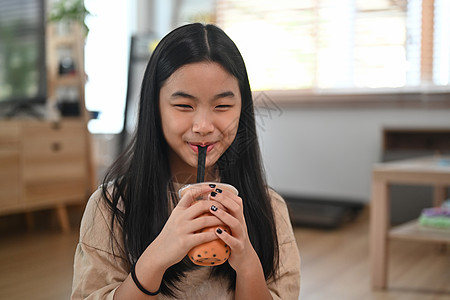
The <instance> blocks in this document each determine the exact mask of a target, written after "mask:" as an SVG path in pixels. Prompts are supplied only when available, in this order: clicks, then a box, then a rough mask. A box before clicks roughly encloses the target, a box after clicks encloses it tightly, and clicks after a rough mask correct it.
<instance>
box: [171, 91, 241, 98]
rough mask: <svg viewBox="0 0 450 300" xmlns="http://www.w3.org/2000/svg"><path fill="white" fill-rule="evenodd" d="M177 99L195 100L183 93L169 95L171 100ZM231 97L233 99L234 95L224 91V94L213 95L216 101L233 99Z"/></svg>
mask: <svg viewBox="0 0 450 300" xmlns="http://www.w3.org/2000/svg"><path fill="white" fill-rule="evenodd" d="M178 97H182V98H189V99H193V100H195V99H197V98H196V97H195V96H193V95H190V94H188V93H186V92H183V91H177V92H175V93H173V94H172V95H171V98H178ZM233 97H234V93H233V92H232V91H225V92H222V93H219V94H217V95H215V96H214V100H217V99H220V98H233Z"/></svg>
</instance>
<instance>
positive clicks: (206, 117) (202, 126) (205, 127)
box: [192, 112, 214, 135]
mask: <svg viewBox="0 0 450 300" xmlns="http://www.w3.org/2000/svg"><path fill="white" fill-rule="evenodd" d="M192 131H193V132H194V133H198V134H200V135H207V134H209V133H211V132H213V131H214V124H213V122H212V116H211V114H209V113H207V112H198V113H197V114H196V115H195V117H194V122H193V124H192Z"/></svg>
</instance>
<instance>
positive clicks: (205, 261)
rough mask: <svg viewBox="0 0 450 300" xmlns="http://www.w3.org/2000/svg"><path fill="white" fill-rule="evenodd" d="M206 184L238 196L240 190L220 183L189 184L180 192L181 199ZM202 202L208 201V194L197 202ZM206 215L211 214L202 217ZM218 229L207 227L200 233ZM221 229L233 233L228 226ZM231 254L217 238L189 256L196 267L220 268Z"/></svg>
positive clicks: (193, 249)
mask: <svg viewBox="0 0 450 300" xmlns="http://www.w3.org/2000/svg"><path fill="white" fill-rule="evenodd" d="M204 184H215V185H216V188H218V189H221V190H227V191H229V192H231V193H233V194H235V195H238V190H237V189H236V188H235V187H234V186H232V185H230V184H226V183H220V182H202V183H195V184H188V185H185V186H183V187H182V188H181V189H180V190H179V191H178V195H179V196H180V198H181V197H182V196H183V195H184V193H186V191H188V190H190V189H192V188H195V187H196V186H199V185H204ZM202 200H208V194H205V195H201V196H200V197H199V198H197V199H196V201H202ZM195 203H196V202H194V204H195ZM194 204H193V205H194ZM205 215H211V213H205V214H202V216H205ZM216 228H217V226H213V227H206V228H204V229H202V230H200V231H198V232H208V231H215V230H216ZM221 228H222V229H223V230H224V231H226V232H229V233H230V232H231V230H230V228H229V227H228V226H221ZM230 252H231V249H230V247H228V245H227V244H225V243H224V242H223V241H222V240H221V239H219V238H217V239H216V240H213V241H210V242H207V243H204V244H200V245H197V246H195V247H194V248H192V249H191V250H189V252H188V256H189V259H190V260H191V261H192V262H193V263H194V264H196V265H199V266H218V265H221V264H223V263H224V262H226V261H227V260H228V258H229V257H230Z"/></svg>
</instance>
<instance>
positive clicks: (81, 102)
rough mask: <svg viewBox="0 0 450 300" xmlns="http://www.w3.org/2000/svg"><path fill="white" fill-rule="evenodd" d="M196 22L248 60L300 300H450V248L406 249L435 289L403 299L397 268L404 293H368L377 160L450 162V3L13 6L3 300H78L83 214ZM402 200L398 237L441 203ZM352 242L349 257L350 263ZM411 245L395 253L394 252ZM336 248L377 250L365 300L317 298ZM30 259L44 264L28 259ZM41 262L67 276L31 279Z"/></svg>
mask: <svg viewBox="0 0 450 300" xmlns="http://www.w3.org/2000/svg"><path fill="white" fill-rule="evenodd" d="M191 22H202V23H213V24H216V25H218V26H219V27H221V28H222V29H223V30H224V31H225V32H226V33H227V34H228V35H229V36H230V37H231V38H232V39H233V40H234V41H235V43H236V44H237V46H238V48H239V49H240V51H241V53H242V55H243V57H244V60H245V62H246V66H247V70H248V74H249V79H250V84H251V87H252V90H253V92H254V102H255V110H256V111H255V113H256V123H257V130H258V134H259V138H260V140H259V142H260V145H261V150H262V155H263V161H264V165H265V168H266V173H267V177H268V181H269V184H270V186H271V187H273V188H274V189H276V190H277V191H278V192H279V193H280V194H282V195H283V196H284V197H285V199H286V201H287V203H288V205H289V208H290V214H291V219H292V221H293V224H294V225H295V230H296V231H295V232H296V237H297V239H298V243H299V248H300V251H301V252H302V257H303V264H304V269H303V270H304V273H303V274H304V275H303V276H304V278H305V281H304V285H303V286H302V295H304V296H305V298H308V299H309V298H312V299H326V298H330V297H331V298H333V295H335V296H336V295H338V298H336V299H371V298H372V297H381V298H379V299H382V297H387V298H389V299H397V298H398V299H403V298H402V297H405V299H415V297H417V299H427V298H426V297H436V298H433V299H440V298H439V297H441V296H442V299H444V298H445V297H449V293H450V290H449V289H448V286H447V287H445V286H446V285H445V282H447V283H448V281H449V280H450V273H449V270H450V258H449V254H448V241H447V248H446V247H444V248H440V249H441V250H439V251H437V250H436V249H435V248H433V247H434V246H435V245H433V246H429V245H422V244H421V245H420V246H419V245H417V247H418V248H417V249H416V251H415V253H416V254H411V255H418V256H419V257H421V258H423V257H430V259H431V260H430V261H427V262H423V264H425V263H430V264H433V265H439V266H440V267H437V268H436V269H435V270H434V273H433V272H432V273H433V274H432V275H430V276H431V277H426V280H425V281H421V282H413V283H412V284H411V285H409V286H408V284H407V283H404V282H402V281H401V280H402V278H403V276H402V275H401V274H402V271H398V272H397V273H394V274H391V273H390V274H391V275H390V276H391V278H392V280H394V283H395V284H397V285H396V286H397V287H399V286H400V290H402V291H403V289H404V287H405V284H406V287H407V288H406V290H407V291H403V292H402V291H400V292H399V291H398V289H397V290H395V289H394V290H395V292H392V290H391V291H390V292H389V291H388V292H383V293H379V294H376V293H374V294H373V293H372V292H371V289H370V267H369V248H368V247H369V241H368V238H369V234H368V230H369V229H368V228H369V225H368V224H369V211H370V200H371V197H372V196H371V195H372V194H371V193H372V170H373V167H374V165H375V164H377V163H388V162H391V161H396V160H399V159H406V158H415V157H421V156H433V157H439V158H441V157H444V158H445V155H449V154H450V1H448V0H302V1H294V0H278V1H269V0H259V1H255V0H246V1H238V0H168V1H167V0H129V1H118V0H109V1H106V0H84V2H83V1H81V0H47V1H45V0H0V180H1V182H0V189H1V190H2V194H3V196H0V241H1V242H0V261H1V262H4V263H5V264H6V265H8V266H9V268H6V267H5V268H3V267H2V268H1V271H0V278H1V279H2V280H0V298H2V299H24V297H25V298H26V297H27V296H24V295H27V294H21V293H22V292H23V291H20V288H17V287H18V286H19V285H18V282H21V281H22V280H24V279H27V280H28V281H29V290H30V291H33V289H35V288H36V287H37V286H39V285H50V286H51V285H52V283H56V282H58V280H59V282H61V281H63V282H64V283H62V284H61V286H62V287H61V288H60V289H59V290H56V291H55V292H54V294H52V293H49V294H47V295H46V296H45V297H42V299H61V297H64V298H66V299H67V297H68V291H70V284H71V272H72V270H71V263H72V259H73V252H74V251H75V246H76V240H77V230H78V226H79V220H80V218H81V214H82V212H83V209H84V205H85V203H86V201H87V197H88V196H89V194H90V193H91V192H92V191H93V190H94V189H95V188H96V187H97V186H98V184H99V183H100V181H101V179H102V176H103V175H104V173H105V170H106V169H107V168H108V166H109V165H110V164H111V163H112V162H113V161H114V159H115V158H116V157H117V155H118V154H119V153H120V151H121V150H123V148H124V147H125V145H126V143H127V142H128V141H129V138H130V135H131V134H132V131H133V129H134V126H135V124H136V123H135V122H136V111H137V106H136V105H137V101H138V97H139V88H140V84H141V81H142V74H143V71H144V69H145V66H146V63H147V61H148V59H149V57H150V55H151V53H152V50H153V49H154V47H155V46H156V45H157V43H158V41H159V40H160V39H161V38H162V37H163V36H164V35H166V34H167V33H168V32H170V31H171V30H172V29H174V28H176V27H178V26H180V25H183V24H187V23H191ZM77 147H78V148H77ZM444 172H449V171H448V169H446V170H444ZM447 183H449V185H450V182H447ZM447 195H448V189H445V193H444V194H442V195H441V196H443V197H444V199H443V200H445V199H446V198H448V197H447ZM389 198H390V200H391V201H390V205H389V208H390V213H389V216H388V219H389V221H390V223H392V224H400V223H403V222H406V221H410V220H415V219H417V218H418V217H419V216H420V215H421V212H422V209H424V208H428V207H432V206H435V205H436V203H435V202H433V201H434V199H435V193H434V190H433V186H428V185H424V184H415V185H408V186H400V185H391V186H390V189H389ZM55 212H56V213H55ZM352 226H353V227H352ZM357 228H364V230H363V231H358V230H357ZM61 230H62V232H63V233H60V231H61ZM444 236H447V239H448V236H450V233H449V232H448V231H446V232H444ZM352 237H354V240H353V239H352ZM346 239H349V240H350V241H348V242H346V243H348V244H347V245H353V246H352V249H354V250H352V251H354V252H352V251H349V250H348V249H347V248H342V249H341V248H339V249H341V250H337V249H338V248H337V247H340V246H343V245H345V243H343V242H342V241H343V240H346ZM301 240H304V242H305V243H308V244H311V245H315V247H316V248H314V247H313V246H310V247H309V246H308V247H306V246H305V244H304V243H303V246H302V242H301ZM318 240H320V241H321V243H317V241H318ZM324 241H327V242H324ZM353 242H355V243H358V244H355V245H354V244H352V243H353ZM359 243H362V244H359ZM444 244H445V243H444ZM444 244H441V246H442V245H444ZM408 245H409V244H405V245H403V244H395V243H394V246H392V247H394V248H395V249H397V250H398V251H400V252H395V253H394V254H393V257H397V258H396V259H397V260H398V259H401V257H405V254H404V253H403V252H401V251H403V250H400V249H405V247H406V248H408ZM413 245H415V246H416V244H414V243H413ZM58 247H61V248H60V249H61V251H56V250H55V249H59V248H58ZM323 247H325V248H327V247H330V248H331V249H334V250H335V251H334V253H335V256H330V255H332V253H333V251H331V249H327V251H326V252H324V253H323V255H324V257H328V258H329V259H330V260H331V261H329V263H330V262H331V263H330V265H333V263H334V264H335V266H341V265H340V263H344V262H347V263H351V262H348V261H347V259H349V258H348V257H347V256H346V255H351V256H353V257H355V255H353V254H351V253H364V255H365V256H364V257H363V258H360V259H359V260H358V262H356V261H355V264H356V263H361V264H362V268H363V271H361V270H359V271H357V272H354V273H351V274H352V275H349V276H353V277H349V278H355V279H356V280H357V279H358V278H363V279H362V286H363V287H364V288H361V293H360V294H358V293H356V294H351V293H350V294H349V293H346V292H345V291H346V290H350V289H349V288H348V286H349V285H348V284H350V283H347V282H342V281H336V282H334V284H335V287H336V288H337V290H338V291H339V292H336V290H333V289H331V290H326V289H325V290H323V291H322V294H320V293H319V291H318V290H319V289H318V288H317V287H318V284H319V282H322V283H323V280H327V279H324V278H322V277H321V274H324V273H326V272H329V270H327V266H326V265H319V264H318V262H317V259H318V260H320V258H317V259H316V260H315V259H313V258H315V256H314V254H315V253H318V251H322V250H323ZM358 247H359V248H358ZM17 249H21V251H17ZM302 249H303V251H302ZM355 249H356V250H355ZM390 249H391V248H390ZM395 249H394V250H395ZM442 249H444V250H442ZM446 249H447V250H446ZM54 250H55V251H54ZM397 250H395V251H397ZM35 251H38V252H39V253H41V255H42V256H41V257H40V258H37V259H31V258H27V257H28V255H29V254H31V253H35ZM392 251H393V250H392V249H391V252H392ZM18 253H19V254H18ZM53 255H55V256H56V257H58V259H60V260H57V261H59V262H58V263H57V262H54V264H55V265H51V264H49V263H48V262H49V261H51V260H52V258H51V257H52V256H53ZM407 259H410V261H412V262H414V261H415V259H417V256H411V257H409V258H407ZM433 259H434V260H433ZM39 260H41V261H46V262H47V264H40V263H39ZM19 261H21V263H19ZM407 261H408V260H407ZM25 263H26V264H28V263H31V264H33V265H34V267H33V270H35V271H33V273H26V272H25V271H23V270H24V269H25ZM391 263H392V264H394V265H395V263H396V262H395V261H394V262H393V261H392V259H391ZM405 263H406V262H405V261H403V262H399V264H400V265H401V264H405ZM44 265H46V266H47V268H48V267H49V266H52V267H51V268H52V270H53V271H55V270H56V271H55V272H56V274H59V276H54V277H55V278H53V277H48V278H40V279H36V280H34V281H33V282H34V283H33V282H31V281H30V280H29V278H30V277H33V278H34V277H40V276H39V275H38V274H40V272H47V271H46V267H45V266H44ZM10 269H17V270H20V272H19V271H18V273H20V274H22V275H20V274H19V275H16V276H12V277H11V276H9V275H8V273H7V272H6V270H10ZM337 270H341V269H340V267H337ZM397 270H398V269H397ZM400 270H403V273H404V272H407V271H405V270H408V269H401V268H400ZM414 270H415V269H414ZM305 271H306V273H305ZM24 272H25V273H24ZM24 274H25V275H24ZM46 274H47V273H46ZM307 274H309V275H310V276H308V275H307ZM414 274H419V275H418V276H416V277H419V278H422V277H423V276H422V275H423V273H421V271H420V270H417V273H414ZM433 276H434V277H433ZM337 277H338V275H337ZM308 278H309V279H308ZM311 278H313V279H314V281H313V280H312V279H311ZM436 278H439V280H436ZM347 279H348V278H347ZM328 280H329V279H328ZM396 280H398V281H396ZM351 281H352V280H351V279H349V282H351ZM432 282H434V283H433V284H435V286H433V284H432ZM346 284H347V285H346ZM411 287H412V290H413V291H412V292H411V289H410V288H411ZM430 287H431V288H430ZM50 289H51V288H50ZM430 289H431V290H433V289H436V290H437V291H438V292H437V293H435V292H433V291H429V290H430ZM313 290H315V291H314V292H313ZM424 291H425V292H424ZM357 292H358V290H357ZM315 293H316V294H315ZM327 293H328V294H327ZM31 295H33V293H31ZM352 295H353V296H352ZM355 295H357V297H358V298H356V296H355ZM32 298H35V297H32ZM38 298H39V297H38ZM377 299H378V298H377ZM430 299H431V298H430ZM447 299H448V298H447Z"/></svg>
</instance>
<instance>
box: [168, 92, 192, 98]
mask: <svg viewBox="0 0 450 300" xmlns="http://www.w3.org/2000/svg"><path fill="white" fill-rule="evenodd" d="M178 97H182V98H189V99H195V97H194V96H192V95H189V94H188V93H186V92H182V91H178V92H175V93H173V94H172V95H171V98H178Z"/></svg>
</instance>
